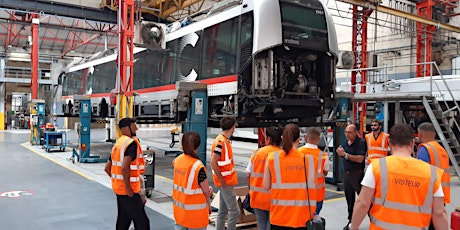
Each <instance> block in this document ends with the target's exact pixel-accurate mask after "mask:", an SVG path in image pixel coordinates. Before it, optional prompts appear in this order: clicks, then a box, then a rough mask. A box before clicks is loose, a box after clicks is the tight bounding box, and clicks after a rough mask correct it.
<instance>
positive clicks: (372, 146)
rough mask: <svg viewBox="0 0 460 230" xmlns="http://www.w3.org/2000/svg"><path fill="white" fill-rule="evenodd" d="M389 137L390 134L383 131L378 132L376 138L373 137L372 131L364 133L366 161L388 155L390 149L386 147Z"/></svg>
mask: <svg viewBox="0 0 460 230" xmlns="http://www.w3.org/2000/svg"><path fill="white" fill-rule="evenodd" d="M381 134H382V135H381ZM389 137H390V135H389V134H387V133H384V132H380V133H379V136H378V137H377V139H375V138H374V134H373V133H372V132H371V133H368V134H366V142H367V159H368V162H367V163H369V160H371V159H375V158H381V157H386V156H388V151H390V148H389V147H388V138H389Z"/></svg>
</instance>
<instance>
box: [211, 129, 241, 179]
mask: <svg viewBox="0 0 460 230" xmlns="http://www.w3.org/2000/svg"><path fill="white" fill-rule="evenodd" d="M218 144H221V146H222V152H221V154H220V158H219V160H218V161H217V165H219V169H220V174H222V176H223V177H224V179H225V183H227V185H237V184H238V176H237V174H236V170H235V163H234V162H233V152H232V145H231V144H230V141H229V140H228V139H227V138H226V137H225V136H224V135H222V134H219V135H218V136H217V137H216V139H215V140H214V143H213V144H212V147H211V157H212V156H213V155H214V150H215V149H216V147H217V145H218ZM212 177H213V179H214V184H215V185H216V186H217V187H220V186H222V184H221V183H220V181H219V179H218V178H217V176H216V173H215V172H214V170H212Z"/></svg>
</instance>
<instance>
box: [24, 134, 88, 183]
mask: <svg viewBox="0 0 460 230" xmlns="http://www.w3.org/2000/svg"><path fill="white" fill-rule="evenodd" d="M27 144H28V143H27V142H26V143H23V144H21V145H22V147H24V148H26V149H28V150H30V151H32V152H34V153H36V154H38V155H40V156H42V157H44V158H46V159H48V160H50V161H52V162H54V163H56V164H58V165H60V166H62V167H64V168H66V169H68V170H70V171H72V172H74V173H76V174H78V175H80V176H82V177H84V178H86V179H88V180H94V179H93V178H92V177H90V176H87V175H86V174H84V173H82V172H79V171H77V170H75V169H73V168H70V167H68V166H67V165H64V164H62V163H61V162H59V161H57V160H55V159H53V158H51V157H49V156H47V155H45V154H43V153H41V152H39V151H37V150H35V149H33V148H31V147H30V146H27Z"/></svg>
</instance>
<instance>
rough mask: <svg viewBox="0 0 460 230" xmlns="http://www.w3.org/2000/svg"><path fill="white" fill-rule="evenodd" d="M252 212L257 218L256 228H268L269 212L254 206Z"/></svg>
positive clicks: (268, 229)
mask: <svg viewBox="0 0 460 230" xmlns="http://www.w3.org/2000/svg"><path fill="white" fill-rule="evenodd" d="M254 214H255V215H256V219H257V229H259V230H270V212H269V211H267V210H262V209H258V208H255V209H254Z"/></svg>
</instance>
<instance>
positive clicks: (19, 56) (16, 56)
mask: <svg viewBox="0 0 460 230" xmlns="http://www.w3.org/2000/svg"><path fill="white" fill-rule="evenodd" d="M8 57H9V58H22V59H26V58H28V59H29V60H30V54H28V53H16V52H12V53H8Z"/></svg>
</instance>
